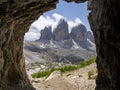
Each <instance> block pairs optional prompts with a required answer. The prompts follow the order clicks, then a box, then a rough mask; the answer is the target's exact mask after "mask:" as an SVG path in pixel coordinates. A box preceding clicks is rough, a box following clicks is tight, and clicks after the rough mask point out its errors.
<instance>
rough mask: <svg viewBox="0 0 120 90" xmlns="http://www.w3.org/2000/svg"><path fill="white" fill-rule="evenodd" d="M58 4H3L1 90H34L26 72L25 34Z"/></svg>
mask: <svg viewBox="0 0 120 90" xmlns="http://www.w3.org/2000/svg"><path fill="white" fill-rule="evenodd" d="M57 1H58V0H20V1H19V0H0V90H34V88H33V87H32V86H31V84H30V82H29V80H28V79H27V75H26V71H25V62H24V58H23V39H24V34H25V32H26V31H28V28H29V25H30V24H31V23H32V22H33V21H35V20H36V19H37V18H38V17H39V16H40V14H43V12H45V11H48V10H51V9H53V8H55V7H56V3H57Z"/></svg>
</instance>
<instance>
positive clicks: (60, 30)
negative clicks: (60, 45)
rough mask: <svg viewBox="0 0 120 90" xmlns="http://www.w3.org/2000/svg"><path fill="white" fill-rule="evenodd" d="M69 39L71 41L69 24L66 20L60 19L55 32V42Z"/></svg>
mask: <svg viewBox="0 0 120 90" xmlns="http://www.w3.org/2000/svg"><path fill="white" fill-rule="evenodd" d="M68 39H70V37H69V33H68V23H67V22H66V21H65V20H64V19H60V21H59V22H58V25H57V26H56V28H55V29H54V30H53V40H55V41H60V40H68Z"/></svg>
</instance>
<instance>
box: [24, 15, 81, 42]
mask: <svg viewBox="0 0 120 90" xmlns="http://www.w3.org/2000/svg"><path fill="white" fill-rule="evenodd" d="M60 19H65V20H66V18H65V17H64V16H62V15H60V14H58V13H54V14H52V17H50V16H43V15H42V16H40V18H39V19H38V20H36V21H35V22H33V23H32V24H31V27H30V29H29V32H28V33H26V34H25V40H36V39H38V38H39V37H40V30H42V29H44V27H45V26H52V30H53V29H54V28H55V27H56V25H57V23H58V21H59V20H60ZM66 21H67V22H68V25H69V31H70V30H71V28H72V27H74V26H75V25H78V24H79V23H82V21H81V20H80V19H79V18H76V19H75V21H70V20H66Z"/></svg>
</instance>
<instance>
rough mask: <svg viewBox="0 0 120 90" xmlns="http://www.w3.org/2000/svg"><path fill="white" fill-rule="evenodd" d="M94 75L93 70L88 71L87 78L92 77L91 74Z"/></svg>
mask: <svg viewBox="0 0 120 90" xmlns="http://www.w3.org/2000/svg"><path fill="white" fill-rule="evenodd" d="M93 75H94V71H89V72H88V79H92V76H93Z"/></svg>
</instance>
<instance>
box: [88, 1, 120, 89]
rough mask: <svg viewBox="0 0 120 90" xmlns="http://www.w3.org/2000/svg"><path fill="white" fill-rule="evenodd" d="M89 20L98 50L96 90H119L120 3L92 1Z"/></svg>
mask: <svg viewBox="0 0 120 90" xmlns="http://www.w3.org/2000/svg"><path fill="white" fill-rule="evenodd" d="M88 18H89V22H90V25H91V28H92V31H93V34H94V36H95V42H96V48H97V68H98V77H97V81H96V84H97V86H96V90H119V89H120V56H119V55H120V31H119V29H120V25H119V23H120V1H119V0H92V3H91V13H90V14H89V17H88Z"/></svg>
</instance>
